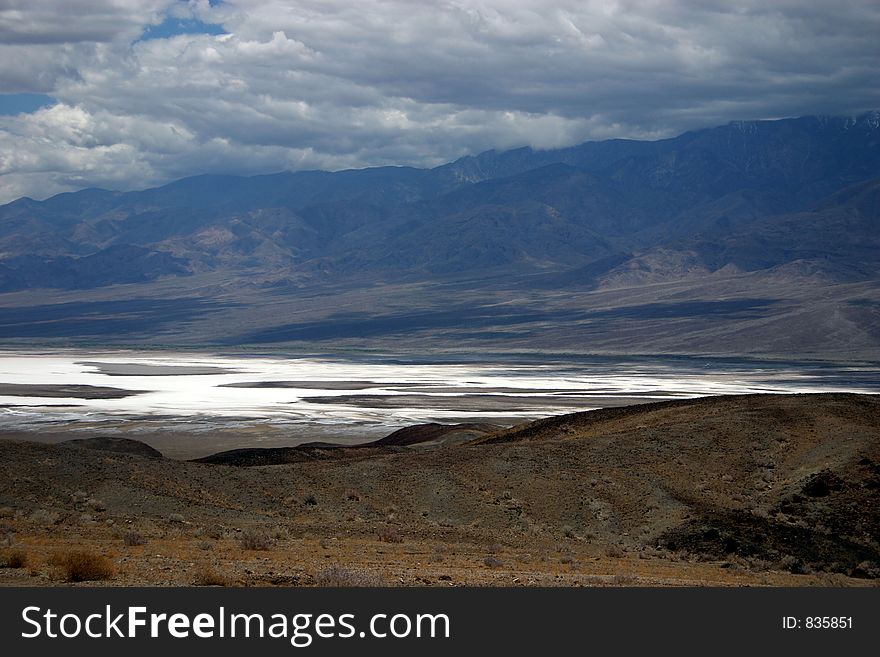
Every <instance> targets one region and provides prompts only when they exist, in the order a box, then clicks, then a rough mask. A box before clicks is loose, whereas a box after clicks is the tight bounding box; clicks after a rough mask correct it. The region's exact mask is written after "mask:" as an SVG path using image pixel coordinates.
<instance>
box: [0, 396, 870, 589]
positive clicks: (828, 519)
mask: <svg viewBox="0 0 880 657" xmlns="http://www.w3.org/2000/svg"><path fill="white" fill-rule="evenodd" d="M0 506H2V507H3V510H2V513H3V515H5V516H6V517H5V518H3V519H2V522H3V524H4V527H5V528H6V531H8V532H9V535H10V538H11V540H12V542H13V543H14V544H15V545H17V546H20V547H21V548H22V549H23V550H25V551H26V552H27V554H28V555H30V557H29V558H31V559H32V561H33V566H32V570H33V572H34V577H31V578H27V577H25V576H24V575H17V574H16V573H19V572H21V571H12V570H9V569H0V578H2V581H19V582H20V581H22V580H19V579H16V577H24V578H25V579H24V581H28V582H30V583H40V582H50V581H52V580H51V578H52V577H54V576H55V575H54V574H53V570H52V567H51V566H50V565H48V564H49V559H50V557H51V555H52V554H55V553H57V552H59V551H63V550H65V549H68V547H69V545H71V544H73V543H77V544H82V545H85V546H87V547H89V548H90V549H92V550H94V551H96V552H101V553H103V554H105V555H108V556H110V557H111V558H112V560H113V561H114V563H115V565H116V568H117V570H118V574H117V576H116V579H115V580H114V581H116V582H119V583H129V584H130V583H183V584H187V583H192V582H193V581H195V580H194V578H195V573H196V571H197V570H199V569H200V568H212V569H215V570H217V571H222V572H224V573H228V577H229V581H230V582H238V583H242V584H271V583H276V584H278V583H282V584H283V583H286V584H291V583H298V584H310V583H313V582H315V581H316V577H317V576H318V574H319V573H320V572H321V571H322V569H325V568H326V567H328V566H330V565H338V566H340V567H341V568H348V569H351V570H353V571H358V572H363V571H365V572H368V573H370V574H372V575H375V576H377V577H381V578H383V581H386V582H389V583H398V582H400V583H405V584H416V583H423V584H424V583H429V584H445V583H447V582H451V583H454V584H462V583H471V584H495V585H498V584H544V585H546V584H572V585H573V584H620V583H630V584H632V583H642V584H660V585H668V584H683V583H684V584H688V583H690V584H706V583H716V584H761V583H765V584H766V583H776V584H808V585H809V584H813V585H814V584H820V583H823V584H829V583H830V584H856V583H867V582H869V581H875V580H874V579H873V578H876V577H877V576H878V574H880V570H878V567H880V566H878V565H880V514H878V508H880V399H878V398H877V397H875V396H867V395H847V394H821V395H783V396H778V395H748V396H735V397H722V398H704V399H696V400H688V401H680V402H666V403H659V404H646V405H642V406H635V407H628V408H623V409H612V410H602V411H594V412H588V413H578V414H573V415H566V416H561V417H556V418H550V419H546V420H541V421H538V422H535V423H531V424H528V425H523V426H520V427H516V428H513V429H510V430H507V431H502V432H499V433H496V434H494V435H492V436H487V437H484V438H478V439H476V440H474V441H471V442H470V443H467V444H452V445H440V446H437V447H435V448H433V449H411V448H397V449H394V450H388V449H381V450H380V449H361V450H357V449H355V450H346V453H345V455H344V456H343V457H341V458H340V457H334V458H329V459H309V460H304V461H302V462H297V463H289V464H284V465H275V466H263V467H251V468H230V467H225V466H222V465H211V464H204V463H187V462H179V461H173V460H170V459H155V458H153V459H150V458H143V457H139V456H133V455H130V454H119V453H110V452H107V453H102V452H97V451H95V450H86V449H77V448H71V447H68V446H59V445H54V446H53V445H40V444H34V443H24V442H12V441H5V442H0ZM132 531H135V532H138V533H139V534H140V535H142V536H143V537H144V540H146V541H148V544H147V546H146V547H142V546H141V547H137V546H135V547H131V546H126V545H124V543H123V538H124V535H125V534H126V533H128V532H132ZM13 532H14V533H13ZM249 532H258V533H260V534H261V535H262V536H263V537H264V538H265V539H266V545H265V547H267V548H268V549H266V550H259V551H254V550H251V549H247V547H246V543H244V542H243V541H241V540H240V539H241V537H242V536H243V535H245V534H247V533H249ZM202 548H204V549H202Z"/></svg>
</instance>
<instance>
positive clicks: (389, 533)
mask: <svg viewBox="0 0 880 657" xmlns="http://www.w3.org/2000/svg"><path fill="white" fill-rule="evenodd" d="M376 536H377V537H378V538H379V540H380V541H382V542H383V543H403V537H402V536H401V535H400V533H399V532H398V531H397V529H396V528H395V527H379V529H377V530H376Z"/></svg>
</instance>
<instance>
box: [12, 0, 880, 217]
mask: <svg viewBox="0 0 880 657" xmlns="http://www.w3.org/2000/svg"><path fill="white" fill-rule="evenodd" d="M218 33H219V34H218ZM878 34H880V5H878V4H877V3H876V2H873V1H870V0H868V1H864V2H852V1H846V0H844V1H840V2H835V3H829V2H827V1H825V0H815V1H804V0H792V1H777V2H773V1H766V0H765V1H762V2H758V1H751V0H743V1H740V2H737V3H729V2H721V1H719V2H710V1H701V2H674V1H671V0H670V1H663V2H660V1H620V2H612V1H608V0H603V1H589V0H588V1H577V2H575V1H556V2H548V1H547V0H504V1H502V0H483V1H476V0H459V1H451V0H447V1H436V2H419V1H405V0H285V1H281V0H225V1H224V2H208V1H207V0H198V1H192V2H179V1H178V2H174V1H170V0H148V1H144V0H69V1H67V2H64V3H60V2H52V1H48V0H47V1H43V0H12V1H10V0H5V1H4V0H0V90H2V91H3V92H5V93H39V94H46V95H48V96H51V98H53V99H55V103H54V104H51V105H49V106H47V107H43V108H40V109H37V110H36V111H33V112H30V113H23V114H18V115H12V116H0V201H9V200H12V199H14V198H17V197H19V196H23V195H28V196H32V197H35V198H44V197H46V196H49V195H51V194H54V193H57V192H60V191H66V190H70V189H78V188H82V187H87V186H100V187H107V188H112V189H133V188H142V187H146V186H149V185H153V184H158V183H162V182H165V181H168V180H171V179H174V178H178V177H181V176H185V175H190V174H195V173H204V172H224V173H241V174H251V173H262V172H269V171H278V170H282V169H308V168H322V169H341V168H350V167H362V166H373V165H386V164H406V165H415V166H431V165H436V164H440V163H442V162H446V161H449V160H451V159H454V158H456V157H459V156H461V155H464V154H467V153H476V152H479V151H482V150H486V149H489V148H499V149H501V148H511V147H516V146H522V145H530V146H533V147H535V148H549V147H558V146H565V145H570V144H574V143H578V142H581V141H584V140H587V139H604V138H609V137H630V138H658V137H663V136H671V135H674V134H677V133H679V132H682V131H684V130H688V129H694V128H699V127H704V126H710V125H716V124H720V123H724V122H726V121H730V120H735V119H757V118H777V117H783V116H797V115H803V114H854V113H858V112H861V111H864V110H867V109H873V108H877V107H880V73H878V71H880V47H878V45H877V35H878Z"/></svg>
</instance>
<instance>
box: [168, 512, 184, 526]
mask: <svg viewBox="0 0 880 657" xmlns="http://www.w3.org/2000/svg"><path fill="white" fill-rule="evenodd" d="M168 522H172V523H174V524H175V525H182V524H184V523H185V522H186V520H184V518H183V516H182V515H181V514H179V513H172V514H171V515H169V516H168Z"/></svg>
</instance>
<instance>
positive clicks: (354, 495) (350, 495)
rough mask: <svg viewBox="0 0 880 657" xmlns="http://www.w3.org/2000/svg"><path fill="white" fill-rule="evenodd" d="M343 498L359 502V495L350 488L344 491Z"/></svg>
mask: <svg viewBox="0 0 880 657" xmlns="http://www.w3.org/2000/svg"><path fill="white" fill-rule="evenodd" d="M345 499H346V500H348V501H349V502H360V500H361V496H360V495H358V494H357V493H356V492H355V491H353V490H350V491H347V492H346V493H345Z"/></svg>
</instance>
